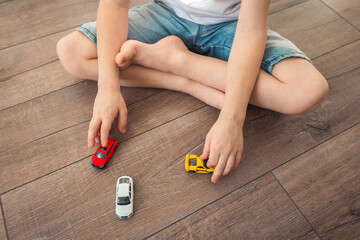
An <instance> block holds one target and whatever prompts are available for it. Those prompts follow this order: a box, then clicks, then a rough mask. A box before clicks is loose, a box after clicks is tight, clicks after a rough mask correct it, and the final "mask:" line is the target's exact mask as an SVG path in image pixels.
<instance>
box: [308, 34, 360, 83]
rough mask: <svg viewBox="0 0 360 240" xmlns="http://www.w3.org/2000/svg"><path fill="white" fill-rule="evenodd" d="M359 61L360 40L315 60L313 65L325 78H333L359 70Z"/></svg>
mask: <svg viewBox="0 0 360 240" xmlns="http://www.w3.org/2000/svg"><path fill="white" fill-rule="evenodd" d="M359 59H360V40H358V41H356V42H353V43H350V44H348V45H346V46H344V47H341V48H339V49H337V50H335V51H333V52H330V53H328V54H325V55H323V56H321V57H319V58H316V59H314V60H313V64H314V66H315V67H316V68H317V69H318V70H319V71H320V72H321V73H322V74H323V75H324V77H325V78H331V77H334V76H338V75H340V74H343V73H346V72H348V71H351V70H353V69H355V68H358V67H359V62H360V60H359Z"/></svg>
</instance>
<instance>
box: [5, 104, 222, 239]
mask: <svg viewBox="0 0 360 240" xmlns="http://www.w3.org/2000/svg"><path fill="white" fill-rule="evenodd" d="M217 114H218V111H216V110H214V109H212V108H210V107H204V108H202V109H200V110H198V111H196V112H192V113H190V114H188V115H186V116H183V117H181V118H178V119H176V120H174V121H171V122H169V123H168V124H166V125H162V126H160V127H158V128H156V129H153V130H151V131H148V132H146V133H144V134H141V135H139V136H137V137H135V138H132V139H129V140H128V141H125V142H123V143H122V144H121V146H120V148H119V149H118V151H117V152H116V153H115V155H114V157H113V159H112V161H111V162H110V163H111V164H110V165H109V166H108V168H106V169H104V171H99V170H97V169H95V168H93V167H91V166H90V164H89V160H88V159H84V160H82V161H79V162H77V163H75V164H73V165H71V166H68V167H66V168H63V169H61V170H59V171H56V172H54V173H52V174H50V175H47V176H45V177H43V178H40V179H38V180H37V181H35V182H31V183H29V184H26V185H24V186H22V187H21V188H17V189H15V190H13V191H11V192H8V193H5V194H3V195H2V200H3V205H4V209H5V210H4V211H5V214H6V215H7V216H9V217H8V219H7V222H8V231H9V236H10V238H11V239H21V238H40V237H44V238H58V237H62V238H67V237H69V236H71V238H75V239H79V238H81V239H84V238H91V237H93V236H94V234H95V232H94V229H96V230H95V231H96V236H97V238H108V239H111V238H112V239H114V238H119V237H121V238H128V239H134V238H135V239H138V238H143V237H144V236H146V235H149V234H151V233H153V231H154V230H158V229H160V228H161V227H162V226H163V225H164V223H165V222H169V221H170V222H171V221H174V220H176V219H177V218H178V216H179V215H184V214H186V212H188V210H189V211H191V210H195V209H196V207H198V206H197V205H198V204H196V205H195V206H194V205H193V204H192V203H191V202H186V203H185V204H184V205H183V207H184V209H185V210H186V211H184V209H183V208H181V209H180V208H173V204H174V203H175V202H177V201H179V200H181V199H184V198H185V197H190V198H193V199H194V198H196V197H197V196H195V195H193V194H191V195H192V196H188V195H189V194H190V193H189V192H186V191H185V192H182V191H170V192H169V186H173V187H178V186H180V185H182V184H183V183H184V180H182V179H185V183H189V180H190V179H186V178H185V176H187V173H186V172H185V171H184V166H183V161H184V160H183V158H184V153H186V152H189V151H190V150H191V148H192V146H193V145H199V144H200V143H201V142H202V141H203V135H204V134H205V133H206V132H207V131H208V130H209V128H210V126H211V125H212V124H213V123H214V121H215V119H216V117H217ZM204 116H206V118H205V117H204ZM185 138H186V139H187V141H183V139H185ZM169 171H170V172H169ZM122 175H130V176H132V178H133V179H134V183H135V214H134V216H133V217H132V218H131V219H128V220H127V221H121V220H119V219H118V218H117V217H116V215H115V213H114V206H115V205H114V199H115V197H114V189H115V183H116V179H117V178H118V177H119V176H122ZM202 178H203V181H202V182H203V183H204V182H206V184H207V185H208V188H209V187H210V186H211V183H210V182H209V175H202ZM186 180H187V181H186ZM172 184H175V185H172ZM193 184H197V182H193ZM188 186H190V185H188ZM175 189H180V188H174V190H175ZM204 190H205V189H204ZM201 193H202V194H203V193H204V191H201ZM29 194H30V195H31V196H30V195H29ZM28 198H31V199H32V201H25V199H28ZM204 200H205V201H206V199H204ZM204 200H202V201H204ZM23 201H24V202H23ZM20 203H21V204H20ZM177 206H179V205H177ZM170 211H171V214H170Z"/></svg>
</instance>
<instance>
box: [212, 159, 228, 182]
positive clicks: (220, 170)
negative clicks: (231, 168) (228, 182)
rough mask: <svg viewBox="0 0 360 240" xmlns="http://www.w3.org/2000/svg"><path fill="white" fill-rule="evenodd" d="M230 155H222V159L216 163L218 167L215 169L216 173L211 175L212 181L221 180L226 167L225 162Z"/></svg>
mask: <svg viewBox="0 0 360 240" xmlns="http://www.w3.org/2000/svg"><path fill="white" fill-rule="evenodd" d="M227 158H228V156H225V157H224V156H220V159H219V161H218V163H217V164H216V168H215V170H214V173H213V175H212V177H211V181H212V182H213V183H216V182H217V181H219V179H220V177H221V176H222V174H223V172H224V168H225V164H226V160H227Z"/></svg>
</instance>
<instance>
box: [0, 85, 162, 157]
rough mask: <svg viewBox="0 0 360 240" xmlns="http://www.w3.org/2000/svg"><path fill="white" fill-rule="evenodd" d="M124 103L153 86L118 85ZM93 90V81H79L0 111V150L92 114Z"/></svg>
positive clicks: (149, 90) (141, 97)
mask: <svg viewBox="0 0 360 240" xmlns="http://www.w3.org/2000/svg"><path fill="white" fill-rule="evenodd" d="M122 89H123V91H122V92H123V96H124V98H125V101H126V103H127V104H131V103H134V102H136V101H139V100H141V99H143V98H144V97H147V96H150V95H152V94H154V93H155V92H158V91H159V90H157V89H144V88H139V89H134V88H122ZM96 92H97V86H96V82H93V81H83V82H80V83H78V84H75V85H73V86H71V87H67V88H63V89H61V90H59V91H56V92H54V93H51V94H49V95H45V96H42V97H39V98H36V99H33V100H31V101H28V102H25V103H22V104H19V105H16V106H14V107H11V108H7V109H5V110H3V111H0V119H1V122H0V134H2V136H7V137H6V138H2V140H0V151H4V150H5V149H8V144H7V143H9V142H11V143H12V144H11V145H12V146H16V145H21V144H24V143H27V142H31V141H33V140H35V139H38V138H41V137H44V136H47V135H49V134H52V133H54V132H57V131H59V130H62V129H65V128H68V127H71V126H74V125H76V124H79V123H81V122H84V121H89V120H90V119H91V117H92V105H93V102H94V98H95V95H96Z"/></svg>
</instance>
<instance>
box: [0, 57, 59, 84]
mask: <svg viewBox="0 0 360 240" xmlns="http://www.w3.org/2000/svg"><path fill="white" fill-rule="evenodd" d="M57 60H59V58H56V59H53V60H50V61H49V62H46V63H43V64H40V65H37V66H35V67H32V68H29V69H27V70H25V71H22V72H18V73H15V74H12V75H9V76H5V77H2V78H1V79H0V83H1V82H6V81H9V80H10V78H12V77H15V76H17V75H20V74H23V73H27V72H30V71H31V70H34V69H37V68H40V67H43V66H45V65H47V64H50V63H53V62H56V61H57Z"/></svg>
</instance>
